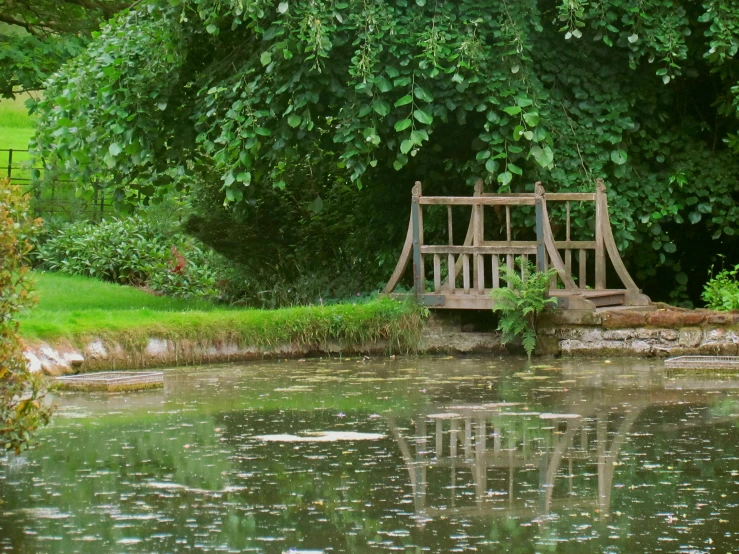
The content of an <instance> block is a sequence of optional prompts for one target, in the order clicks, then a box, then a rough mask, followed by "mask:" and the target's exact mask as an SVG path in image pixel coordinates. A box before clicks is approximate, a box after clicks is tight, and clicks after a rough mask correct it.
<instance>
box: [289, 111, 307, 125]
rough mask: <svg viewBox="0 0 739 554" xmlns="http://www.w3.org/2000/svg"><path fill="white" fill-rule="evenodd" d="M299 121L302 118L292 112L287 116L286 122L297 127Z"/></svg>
mask: <svg viewBox="0 0 739 554" xmlns="http://www.w3.org/2000/svg"><path fill="white" fill-rule="evenodd" d="M301 121H303V118H302V117H300V116H299V115H297V114H294V113H291V114H290V115H289V116H288V117H287V124H288V125H290V127H297V126H298V125H300V122H301Z"/></svg>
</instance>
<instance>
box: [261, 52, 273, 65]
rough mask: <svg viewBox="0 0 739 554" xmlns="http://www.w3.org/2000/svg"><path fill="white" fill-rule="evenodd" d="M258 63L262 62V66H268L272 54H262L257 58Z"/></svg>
mask: <svg viewBox="0 0 739 554" xmlns="http://www.w3.org/2000/svg"><path fill="white" fill-rule="evenodd" d="M259 61H260V62H262V65H269V64H270V63H272V54H270V53H269V52H262V55H261V56H259Z"/></svg>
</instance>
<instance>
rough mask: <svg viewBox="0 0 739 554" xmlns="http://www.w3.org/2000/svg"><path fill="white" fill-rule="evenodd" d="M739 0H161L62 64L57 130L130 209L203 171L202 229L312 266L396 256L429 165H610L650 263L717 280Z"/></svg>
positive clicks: (734, 187) (460, 175)
mask: <svg viewBox="0 0 739 554" xmlns="http://www.w3.org/2000/svg"><path fill="white" fill-rule="evenodd" d="M738 19H739V8H738V7H737V6H736V5H735V3H734V2H733V1H728V0H727V1H720V0H705V1H703V2H695V1H690V0H594V1H590V2H586V1H585V0H561V1H559V0H500V1H495V2H492V1H490V0H457V1H454V2H452V1H443V0H436V1H428V0H415V1H405V0H396V1H393V2H389V1H382V0H361V1H360V0H348V1H338V0H292V1H277V0H274V1H273V0H144V1H141V2H138V3H136V4H135V5H134V6H133V7H132V8H131V9H129V10H125V11H123V12H121V13H120V14H119V15H118V16H117V17H116V18H115V19H114V20H113V21H112V22H111V23H110V24H109V25H107V26H106V27H105V28H104V29H103V31H102V33H101V34H100V35H99V36H97V38H96V39H95V40H93V41H92V43H91V44H90V46H89V47H88V48H87V50H86V51H85V52H84V53H82V54H81V55H80V56H78V57H76V58H75V59H74V60H73V61H71V62H70V63H69V64H67V65H66V66H64V67H63V68H62V69H61V70H60V71H59V72H58V73H57V74H56V75H55V76H53V77H52V78H51V79H50V80H49V81H48V82H47V87H48V88H47V91H46V96H45V100H43V101H42V102H41V103H40V104H39V106H38V110H39V113H40V124H39V131H38V135H37V138H36V145H35V147H36V149H37V151H38V153H39V154H40V155H42V156H44V159H45V160H47V162H48V163H51V164H58V165H59V166H60V167H61V168H63V171H64V172H65V173H66V174H68V176H70V177H71V178H73V179H75V180H76V181H77V182H78V184H79V187H80V192H81V194H83V195H85V194H87V195H91V194H92V192H93V190H95V189H100V188H106V189H109V191H110V192H111V193H113V194H114V195H115V198H116V202H117V205H118V206H119V208H121V209H123V210H126V209H131V208H132V207H133V206H136V205H140V204H142V203H144V204H145V203H147V202H149V201H150V200H155V199H157V198H159V197H162V196H164V195H165V194H167V193H168V192H170V191H172V190H173V189H174V190H188V191H191V193H192V202H193V207H194V214H193V215H192V216H191V217H190V220H189V222H188V225H187V228H188V229H189V230H190V232H192V233H194V234H195V235H197V236H199V237H200V238H202V239H203V240H205V241H206V242H207V243H209V244H211V245H212V246H214V247H215V248H216V249H217V250H219V251H220V252H222V253H224V254H225V255H227V256H228V257H230V258H232V259H235V260H238V261H239V262H240V263H241V264H243V266H244V267H246V268H247V271H248V273H249V275H250V276H251V278H253V279H254V280H255V281H256V282H260V283H261V284H262V286H264V287H267V288H269V287H270V286H273V285H274V286H277V284H280V283H281V284H282V285H280V286H283V285H284V286H285V287H286V288H287V289H288V290H289V288H290V286H291V283H295V282H296V281H297V280H299V279H301V280H303V282H305V281H306V280H311V281H312V282H321V283H323V285H322V286H323V287H324V288H325V287H329V288H331V287H334V288H336V287H338V286H339V285H337V284H336V283H337V282H341V283H343V284H342V286H344V287H347V286H350V287H352V288H355V289H367V288H373V287H376V286H377V285H379V284H380V283H381V282H382V281H383V280H384V279H386V278H387V276H388V275H389V273H390V272H391V270H392V266H393V264H394V261H395V258H396V256H397V251H398V248H399V245H400V243H401V242H402V238H403V235H404V231H405V227H406V225H407V214H408V206H409V202H410V188H411V186H412V183H413V182H414V181H416V180H421V181H423V182H424V185H425V191H426V192H427V193H430V194H436V193H454V194H470V193H471V183H472V182H473V181H474V179H475V178H477V177H480V176H482V177H483V178H484V180H485V185H486V188H487V189H488V190H503V191H504V190H514V191H524V190H532V187H533V183H534V182H535V181H536V180H539V179H541V180H542V181H543V182H544V183H545V186H546V187H547V189H548V190H559V191H567V190H593V188H594V180H595V179H596V178H598V177H600V178H603V179H605V180H606V182H607V184H608V186H609V194H610V198H609V201H610V205H611V211H612V213H611V217H612V220H613V222H614V225H615V228H616V229H615V230H616V237H617V241H618V243H619V247H620V248H621V250H622V251H623V252H625V254H626V255H625V257H626V261H627V265H629V266H630V269H631V270H632V272H633V273H634V275H635V278H636V280H637V282H638V283H639V284H640V285H642V286H643V287H644V288H645V289H646V292H648V293H649V294H651V295H652V296H653V298H656V299H669V300H672V301H686V300H688V299H689V298H690V297H692V298H693V299H697V297H698V295H699V292H700V287H701V285H702V283H703V282H704V281H705V278H706V275H707V271H708V268H709V267H710V266H711V264H712V263H714V262H715V261H716V260H717V259H718V258H717V257H718V256H719V255H723V254H727V255H729V256H730V253H731V252H732V250H736V248H735V247H736V230H737V225H738V224H739V210H737V204H736V202H737V199H739V197H738V196H737V195H738V194H739V186H738V185H739V182H738V181H737V174H738V172H737V169H739V165H738V164H737V156H736V149H737V148H738V147H739V138H737V135H736V128H737V119H736V113H737V106H738V105H739V104H738V103H737V102H738V100H737V93H739V86H737V75H738V73H737V64H736V60H735V55H736V52H737V46H738V45H739V42H737V38H736V33H737V28H738V27H737V25H738V24H739V21H738ZM576 215H578V214H576ZM580 215H582V214H580ZM575 220H576V223H577V224H578V225H579V226H581V227H585V226H587V223H586V221H585V218H583V217H576V218H575ZM518 223H523V221H519V222H518ZM427 224H428V225H430V226H431V228H432V233H433V227H434V225H435V222H434V219H433V217H432V218H429V219H428V223H427ZM460 224H463V223H462V222H460ZM488 225H491V226H494V225H496V222H494V221H493V218H491V220H490V221H489V222H488ZM734 256H736V255H734ZM729 261H732V260H729ZM348 282H351V285H347V283H348ZM306 286H307V285H306Z"/></svg>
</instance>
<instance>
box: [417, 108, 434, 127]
mask: <svg viewBox="0 0 739 554" xmlns="http://www.w3.org/2000/svg"><path fill="white" fill-rule="evenodd" d="M413 117H415V118H416V119H417V120H418V121H420V122H421V123H423V124H425V125H431V124H432V123H433V122H434V116H432V115H431V114H430V113H428V112H425V111H423V110H421V109H418V110H414V111H413Z"/></svg>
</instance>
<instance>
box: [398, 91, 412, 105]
mask: <svg viewBox="0 0 739 554" xmlns="http://www.w3.org/2000/svg"><path fill="white" fill-rule="evenodd" d="M411 102H413V97H412V96H411V95H410V94H406V95H405V96H403V97H402V98H398V99H397V100H396V101H395V107H396V108H399V107H400V106H406V105H408V104H410V103H411Z"/></svg>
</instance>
